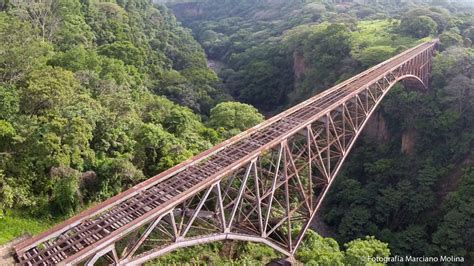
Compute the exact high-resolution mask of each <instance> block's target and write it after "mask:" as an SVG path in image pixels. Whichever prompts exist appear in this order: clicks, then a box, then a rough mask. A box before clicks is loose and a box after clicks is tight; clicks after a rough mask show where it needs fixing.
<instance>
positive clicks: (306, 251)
mask: <svg viewBox="0 0 474 266" xmlns="http://www.w3.org/2000/svg"><path fill="white" fill-rule="evenodd" d="M296 259H297V260H298V261H301V262H303V263H304V264H308V265H344V253H343V252H342V251H341V250H340V249H339V244H338V243H337V242H336V240H334V239H332V238H324V237H322V236H320V235H318V234H317V233H315V232H314V231H312V230H308V231H307V232H306V235H305V236H304V240H303V242H302V243H301V246H300V247H299V249H298V251H297V253H296Z"/></svg>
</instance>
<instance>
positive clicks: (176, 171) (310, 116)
mask: <svg viewBox="0 0 474 266" xmlns="http://www.w3.org/2000/svg"><path fill="white" fill-rule="evenodd" d="M432 45H434V42H427V43H423V44H420V45H418V46H417V47H415V48H412V49H410V50H407V51H405V52H404V53H402V54H400V55H398V56H396V57H393V58H391V59H389V60H387V61H385V62H383V63H381V64H379V65H377V66H375V67H372V68H370V69H368V70H367V71H364V72H362V73H360V74H359V75H357V76H355V77H353V78H351V79H349V80H347V81H345V82H343V83H341V84H339V85H336V86H334V87H333V88H331V89H329V90H327V91H325V92H323V93H321V94H318V95H316V96H314V97H312V98H310V99H308V100H306V101H304V102H302V103H301V104H299V105H297V106H295V107H293V108H290V109H289V110H287V111H285V112H283V113H281V114H279V115H277V116H275V117H273V118H271V119H269V120H267V121H265V122H263V123H262V124H260V125H257V126H256V127H254V128H252V129H249V130H247V131H246V132H244V133H242V134H239V135H238V136H235V137H233V138H231V139H229V140H227V141H224V142H222V143H221V144H219V145H217V146H215V147H213V148H211V149H209V150H207V151H205V152H203V153H201V154H199V155H198V156H196V157H194V158H192V159H190V160H187V161H185V162H183V163H181V164H179V165H177V166H175V167H173V168H171V169H169V170H167V171H165V172H163V173H161V174H159V175H157V176H155V177H152V178H150V179H148V180H147V181H145V182H143V183H140V184H138V185H136V186H135V187H133V188H131V189H129V190H127V191H125V192H123V193H121V194H119V195H117V196H115V197H113V198H111V199H109V200H107V201H104V202H103V203H100V204H98V205H96V206H95V207H92V208H90V209H88V210H86V211H84V212H82V213H81V214H79V215H77V216H75V217H72V218H71V219H69V220H67V221H65V222H63V223H61V224H59V225H56V226H54V227H53V228H51V229H50V230H48V231H46V232H44V233H42V234H40V235H38V236H36V237H33V238H31V239H28V240H26V241H24V242H22V243H20V244H18V245H17V246H16V247H15V249H16V254H17V259H18V261H19V262H20V264H22V265H23V264H24V265H42V264H57V263H67V262H71V261H76V262H77V261H79V260H82V259H85V258H86V257H87V256H88V254H90V252H91V251H92V250H95V249H99V248H104V247H106V246H107V245H110V244H113V243H114V241H116V240H117V239H118V238H120V237H123V236H124V235H126V234H128V233H129V232H131V231H133V230H135V229H136V228H138V227H139V226H142V225H143V224H145V223H147V222H149V221H151V220H152V219H154V218H155V217H157V216H158V215H159V214H161V213H165V212H166V211H168V210H170V209H171V208H172V207H174V206H176V205H177V204H179V203H180V202H183V201H184V200H185V199H187V198H189V197H191V196H192V195H193V194H195V193H197V192H199V191H201V190H202V189H204V188H205V187H208V186H209V185H210V184H212V183H214V182H215V181H216V180H219V179H220V178H221V177H222V176H224V175H226V174H229V173H231V172H232V171H234V170H235V169H236V168H238V167H239V166H242V165H243V164H245V163H246V162H248V161H249V160H250V159H252V158H253V157H255V156H256V155H258V154H259V153H260V152H261V151H262V150H265V149H268V148H270V147H272V146H274V145H277V144H278V143H280V142H281V141H282V140H283V139H285V138H286V137H288V136H290V135H292V134H293V133H294V132H297V131H298V130H300V129H302V128H304V127H305V126H306V125H307V124H308V123H310V122H311V121H314V120H316V119H318V118H319V117H321V116H323V115H325V114H326V113H327V112H328V111H330V110H332V109H334V108H335V107H336V106H338V105H340V104H342V103H343V102H345V101H346V100H347V99H349V98H351V97H353V96H355V95H356V94H357V93H358V91H360V90H361V89H363V88H364V87H365V86H367V85H368V84H371V83H373V82H374V81H376V80H378V79H380V78H381V77H383V75H384V74H386V73H387V72H388V71H391V70H393V69H396V68H397V67H399V66H400V65H402V64H403V63H404V62H406V61H407V60H409V59H411V58H413V57H414V56H416V55H418V54H420V53H421V52H423V51H425V50H426V49H427V48H429V47H431V46H432Z"/></svg>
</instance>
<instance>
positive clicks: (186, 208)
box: [14, 40, 437, 265]
mask: <svg viewBox="0 0 474 266" xmlns="http://www.w3.org/2000/svg"><path fill="white" fill-rule="evenodd" d="M436 44H437V40H434V41H430V42H425V43H422V44H420V45H418V46H416V47H414V48H412V49H409V50H407V51H405V52H403V53H401V54H399V55H397V56H395V57H393V58H391V59H389V60H387V61H385V62H383V63H381V64H378V65H376V66H374V67H372V68H370V69H368V70H366V71H364V72H362V73H360V74H359V75H357V76H354V77H353V78H351V79H349V80H347V81H345V82H342V83H340V84H338V85H336V86H334V87H333V88H331V89H328V90H326V91H324V92H323V93H320V94H318V95H316V96H314V97H312V98H310V99H308V100H306V101H304V102H302V103H300V104H298V105H297V106H295V107H293V108H290V109H288V110H287V111H284V112H282V113H281V114H279V115H277V116H275V117H272V118H270V119H268V120H266V121H265V122H263V123H261V124H259V125H257V126H255V127H253V128H251V129H249V130H247V131H245V132H243V133H241V134H239V135H237V136H235V137H233V138H231V139H228V140H226V141H224V142H222V143H220V144H218V145H216V146H215V147H213V148H211V149H209V150H207V151H205V152H203V153H201V154H199V155H197V156H195V157H194V158H191V159H189V160H187V161H184V162H182V163H181V164H179V165H177V166H175V167H173V168H171V169H169V170H167V171H165V172H163V173H161V174H159V175H157V176H155V177H152V178H150V179H148V180H146V181H145V182H143V183H140V184H138V185H136V186H134V187H132V188H130V189H129V190H127V191H125V192H122V193H120V194H119V195H117V196H115V197H112V198H110V199H109V200H106V201H104V202H102V203H100V204H97V205H96V206H94V207H92V208H90V209H88V210H86V211H84V212H82V213H80V214H79V215H77V216H74V217H72V218H70V219H69V220H67V221H65V222H63V223H61V224H59V225H56V226H54V227H53V228H51V229H50V230H48V231H46V232H44V233H42V234H40V235H37V236H35V237H33V238H30V239H27V240H25V241H23V242H21V243H19V244H17V245H16V246H15V247H14V248H15V259H16V261H17V263H18V264H19V265H50V264H60V265H75V264H82V263H84V264H85V265H93V264H94V263H95V262H96V261H97V260H98V259H101V260H107V261H108V262H109V263H110V264H114V265H136V264H142V263H144V262H146V261H149V260H151V259H153V258H156V257H158V256H160V255H163V254H165V253H167V252H170V251H172V250H175V249H178V248H181V247H187V246H192V245H197V244H201V243H208V242H212V241H220V240H225V239H234V240H244V241H253V242H259V243H263V244H266V245H268V246H270V247H272V248H274V249H275V250H277V251H279V252H281V253H283V254H285V255H286V256H288V257H290V258H292V257H293V255H294V254H295V252H296V250H297V248H298V246H299V245H300V243H301V241H302V238H303V236H304V234H305V232H306V230H307V229H308V227H309V224H310V222H311V220H312V219H313V217H314V216H315V215H316V213H317V211H318V208H319V207H320V205H321V202H322V201H323V199H324V197H325V196H326V194H327V191H328V190H329V187H330V186H331V183H332V182H333V181H334V178H335V176H336V175H337V173H338V171H339V169H340V168H341V165H342V164H343V162H344V160H345V159H346V157H347V155H348V153H349V152H350V150H351V148H352V147H353V145H354V142H355V140H356V139H357V137H358V136H359V134H360V133H361V131H362V129H363V128H364V126H365V124H366V123H367V121H368V119H369V117H370V116H371V115H372V113H373V112H374V110H375V109H376V107H377V106H378V105H379V104H380V102H381V101H382V99H383V98H384V96H385V95H386V94H387V93H388V91H389V90H390V88H392V86H393V85H394V84H396V83H397V82H398V81H402V82H404V83H407V84H408V85H410V86H416V87H418V88H420V89H427V85H428V76H429V72H430V70H431V61H432V57H433V54H434V51H435V47H436Z"/></svg>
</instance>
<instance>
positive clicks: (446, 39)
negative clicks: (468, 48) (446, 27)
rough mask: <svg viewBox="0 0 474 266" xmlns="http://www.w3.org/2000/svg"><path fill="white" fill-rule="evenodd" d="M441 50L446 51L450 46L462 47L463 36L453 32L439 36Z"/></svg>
mask: <svg viewBox="0 0 474 266" xmlns="http://www.w3.org/2000/svg"><path fill="white" fill-rule="evenodd" d="M439 42H440V49H441V51H442V50H445V49H447V48H448V47H450V46H462V44H463V39H462V36H461V35H459V34H457V33H455V32H452V31H446V32H443V33H442V34H441V35H439Z"/></svg>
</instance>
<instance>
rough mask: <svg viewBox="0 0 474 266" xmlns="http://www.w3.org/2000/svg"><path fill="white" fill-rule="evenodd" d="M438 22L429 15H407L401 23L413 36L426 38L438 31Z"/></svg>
mask: <svg viewBox="0 0 474 266" xmlns="http://www.w3.org/2000/svg"><path fill="white" fill-rule="evenodd" d="M437 26H438V25H437V24H436V22H435V21H434V20H433V19H432V18H430V17H428V16H407V17H404V18H403V19H402V21H401V23H400V29H401V30H402V31H403V32H404V33H406V34H408V35H411V36H413V37H417V38H424V37H427V36H429V35H431V34H434V33H435V32H436V28H437Z"/></svg>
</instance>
